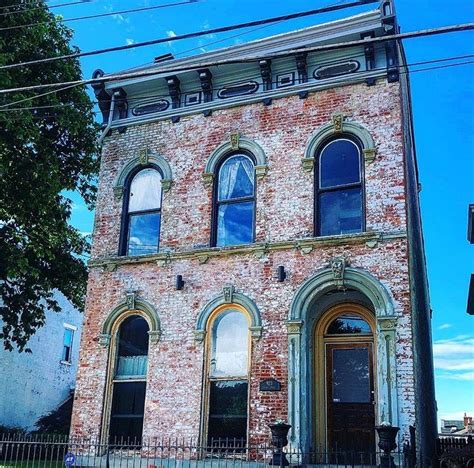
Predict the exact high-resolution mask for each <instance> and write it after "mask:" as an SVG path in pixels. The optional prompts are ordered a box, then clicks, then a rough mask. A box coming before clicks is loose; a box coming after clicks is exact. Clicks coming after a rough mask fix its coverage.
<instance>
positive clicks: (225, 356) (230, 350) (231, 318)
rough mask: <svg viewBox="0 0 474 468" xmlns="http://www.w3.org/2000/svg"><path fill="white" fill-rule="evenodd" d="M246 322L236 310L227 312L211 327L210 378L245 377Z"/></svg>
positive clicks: (246, 371)
mask: <svg viewBox="0 0 474 468" xmlns="http://www.w3.org/2000/svg"><path fill="white" fill-rule="evenodd" d="M248 335H249V324H248V320H247V318H246V317H245V315H244V314H243V313H242V312H239V311H238V310H228V311H226V312H223V313H222V314H220V315H219V317H217V318H216V320H214V323H213V327H212V356H211V368H210V375H211V376H212V377H244V376H245V377H246V376H247V374H248Z"/></svg>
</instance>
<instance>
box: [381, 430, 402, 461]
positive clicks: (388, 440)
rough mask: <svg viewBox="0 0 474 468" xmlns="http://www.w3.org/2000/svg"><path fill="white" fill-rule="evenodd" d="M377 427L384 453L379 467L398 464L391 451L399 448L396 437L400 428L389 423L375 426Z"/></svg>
mask: <svg viewBox="0 0 474 468" xmlns="http://www.w3.org/2000/svg"><path fill="white" fill-rule="evenodd" d="M375 429H376V430H377V434H378V435H379V447H380V449H381V450H382V451H383V454H382V455H381V456H380V465H379V467H380V468H389V467H394V466H396V465H395V462H394V460H393V457H392V455H390V452H392V450H395V449H396V448H397V443H396V442H395V439H396V437H397V433H398V431H399V430H400V428H399V427H396V426H391V425H389V424H381V425H380V426H375Z"/></svg>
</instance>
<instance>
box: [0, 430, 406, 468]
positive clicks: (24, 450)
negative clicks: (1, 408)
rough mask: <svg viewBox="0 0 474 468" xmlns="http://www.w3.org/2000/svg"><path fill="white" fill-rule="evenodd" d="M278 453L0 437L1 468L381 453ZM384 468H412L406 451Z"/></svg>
mask: <svg viewBox="0 0 474 468" xmlns="http://www.w3.org/2000/svg"><path fill="white" fill-rule="evenodd" d="M284 453H285V456H283V457H280V454H279V453H278V449H276V448H274V447H272V446H271V445H268V444H255V445H248V444H246V443H243V441H240V440H237V439H232V440H229V439H216V440H212V441H210V443H209V444H206V445H202V444H199V443H197V441H195V440H187V441H185V440H183V439H180V440H178V439H175V440H171V439H166V440H164V439H158V438H152V439H148V440H136V439H119V440H116V441H114V443H108V444H104V443H101V442H100V441H99V440H95V439H91V438H81V439H79V438H67V437H61V436H38V435H35V436H26V437H25V436H24V435H21V436H9V435H3V436H0V468H13V467H15V468H16V467H18V468H59V467H65V466H67V467H74V468H79V467H104V468H112V467H113V468H175V467H176V468H178V467H179V468H194V467H199V468H221V467H222V468H260V467H266V466H269V465H270V466H271V465H273V466H275V465H276V466H287V465H286V463H287V462H288V463H289V465H290V466H300V467H307V468H310V467H331V468H337V467H375V466H380V465H381V463H382V464H383V461H384V460H383V456H384V454H382V453H380V452H375V451H374V452H357V451H332V452H322V451H319V450H311V449H310V450H306V451H302V450H300V449H298V448H296V447H287V448H286V449H284ZM387 461H388V463H389V464H388V465H387V464H385V465H384V466H397V467H402V468H410V467H413V466H415V465H414V461H413V456H412V454H411V453H410V451H409V450H407V449H406V447H405V450H400V451H395V452H392V453H391V459H390V460H387V459H386V458H385V463H386V462H387Z"/></svg>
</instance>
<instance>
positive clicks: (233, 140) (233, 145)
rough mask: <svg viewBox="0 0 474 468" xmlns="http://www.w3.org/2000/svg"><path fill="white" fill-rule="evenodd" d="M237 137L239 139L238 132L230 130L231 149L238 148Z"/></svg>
mask: <svg viewBox="0 0 474 468" xmlns="http://www.w3.org/2000/svg"><path fill="white" fill-rule="evenodd" d="M239 139H240V134H239V132H232V133H231V134H230V136H229V141H230V147H231V149H232V150H238V149H239Z"/></svg>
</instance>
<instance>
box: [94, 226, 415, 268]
mask: <svg viewBox="0 0 474 468" xmlns="http://www.w3.org/2000/svg"><path fill="white" fill-rule="evenodd" d="M406 237H407V234H406V232H405V231H394V232H385V233H378V232H363V233H359V234H349V235H340V236H327V237H311V238H305V239H296V240H292V241H280V242H265V243H261V242H259V243H254V244H247V245H242V246H234V247H212V248H206V249H194V250H186V251H177V252H169V251H167V252H162V253H156V254H152V255H140V256H136V257H127V256H121V257H119V256H110V257H103V258H95V259H92V260H90V261H89V267H91V268H98V267H100V268H103V269H104V271H106V272H112V271H114V270H115V269H116V267H117V266H119V265H131V264H132V265H133V264H143V263H156V264H158V265H159V266H162V267H166V266H168V265H169V264H170V263H171V262H172V261H175V260H183V259H195V260H197V261H198V262H199V263H201V264H203V263H207V262H208V261H209V260H210V259H213V258H216V259H217V258H225V257H228V256H230V255H253V256H254V257H255V258H257V259H259V258H262V257H263V256H264V255H266V254H267V253H268V252H272V251H281V250H298V251H301V253H303V254H304V255H308V254H310V253H311V252H312V251H313V250H315V249H317V248H320V247H326V246H344V245H353V244H366V246H367V247H368V248H374V246H375V245H377V244H378V243H382V242H386V241H390V240H391V239H404V238H406Z"/></svg>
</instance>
